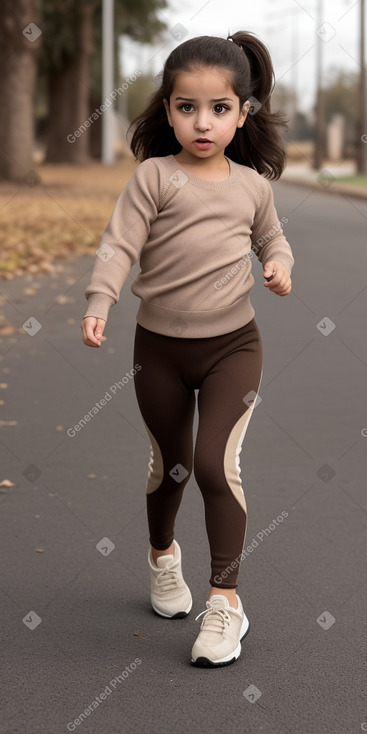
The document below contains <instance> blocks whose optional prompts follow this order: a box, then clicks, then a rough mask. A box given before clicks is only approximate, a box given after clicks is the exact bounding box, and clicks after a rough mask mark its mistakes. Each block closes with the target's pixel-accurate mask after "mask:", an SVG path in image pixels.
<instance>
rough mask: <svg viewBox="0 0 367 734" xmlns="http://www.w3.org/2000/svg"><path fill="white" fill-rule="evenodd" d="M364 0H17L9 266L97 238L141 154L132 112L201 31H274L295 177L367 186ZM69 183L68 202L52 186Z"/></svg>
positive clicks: (7, 12)
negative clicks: (134, 148) (133, 138)
mask: <svg viewBox="0 0 367 734" xmlns="http://www.w3.org/2000/svg"><path fill="white" fill-rule="evenodd" d="M364 5H365V2H364V0H357V2H356V1H355V0H304V2H298V0H277V1H276V2H275V0H259V1H258V2H257V3H252V4H251V6H250V7H249V6H248V5H247V3H244V2H242V0H230V2H229V3H226V4H223V2H221V0H203V1H202V0H199V2H198V1H197V0H183V1H182V0H180V2H178V0H11V1H10V0H4V2H3V7H2V13H1V17H0V40H1V43H0V60H1V70H2V74H1V80H0V95H1V99H2V104H1V108H0V140H1V143H0V205H1V212H2V225H3V227H2V234H1V235H0V245H1V256H0V277H3V278H7V279H9V278H12V277H13V276H14V275H15V274H17V273H22V272H24V270H26V269H28V268H29V267H31V270H32V268H33V271H34V272H37V271H38V270H42V269H43V270H47V269H50V268H51V267H52V257H53V256H55V255H58V254H60V255H62V254H63V253H64V254H65V253H68V252H70V251H73V250H78V251H79V249H80V248H83V247H87V248H88V247H90V245H91V244H95V238H96V237H98V233H101V232H102V231H103V229H104V226H105V224H106V222H107V220H108V219H109V216H110V214H111V210H112V206H113V201H114V199H115V198H116V194H117V193H118V192H119V190H120V189H121V187H122V185H123V184H124V183H125V182H126V180H128V179H129V178H130V176H131V174H132V172H133V170H134V167H135V165H136V163H135V162H134V161H133V158H132V154H131V152H130V150H129V146H128V140H127V130H128V126H129V123H130V122H131V120H132V119H133V118H134V117H135V116H136V115H137V114H138V113H139V112H140V111H141V110H142V108H143V107H144V106H145V104H146V101H147V98H148V96H149V94H150V93H151V92H152V91H153V90H154V88H155V85H156V84H157V83H159V77H158V75H159V73H160V71H161V70H162V67H163V63H164V61H165V59H166V58H167V56H168V54H169V53H170V51H171V50H172V49H173V48H174V47H175V46H176V45H177V44H178V43H181V42H182V41H183V40H185V39H189V38H191V37H194V36H197V35H204V34H205V35H206V34H207V35H217V36H221V37H227V35H228V34H230V33H234V32H235V31H237V30H240V29H243V30H249V31H251V32H254V33H256V34H257V35H258V36H259V37H260V38H261V39H262V40H263V41H264V42H265V43H266V44H267V46H268V48H269V50H270V53H271V56H272V59H273V64H274V71H275V86H274V92H273V101H272V105H273V110H276V109H282V110H284V111H285V112H286V114H287V117H288V121H289V128H288V131H287V133H285V139H284V143H285V147H286V150H287V161H288V165H287V169H286V171H285V173H284V177H285V178H287V177H288V179H289V178H291V177H292V176H293V177H296V178H297V179H299V180H305V181H306V180H307V181H309V180H315V179H316V177H317V176H319V180H320V174H321V178H322V180H323V181H324V182H325V180H326V181H327V182H328V181H330V178H332V180H333V181H334V180H335V179H340V180H341V181H342V182H345V181H347V182H349V183H350V184H354V185H358V186H363V187H364V186H366V184H367V144H366V141H367V135H366V132H367V120H366V117H367V110H366V106H367V105H366V73H365V68H364V47H365V33H364V29H365V15H364V13H365V7H364ZM122 162H123V165H121V163H122ZM325 171H326V174H325ZM323 172H324V174H323ZM55 186H56V189H55ZM14 187H15V188H14ZM19 187H21V189H22V190H20V188H19ZM45 187H46V188H45ZM60 187H61V188H60ZM46 191H47V194H46ZM56 191H57V192H58V194H59V195H62V197H63V205H64V212H63V213H62V212H60V211H59V210H57V207H55V206H54V204H55V199H54V200H53V201H52V198H50V197H52V196H53V193H55V192H56ZM82 191H83V192H84V194H85V195H86V196H87V200H85V199H84V198H82V196H81V194H82ZM15 193H16V201H14V200H13V197H14V196H15ZM30 195H31V201H32V206H31V207H29V196H30ZM45 195H46V199H45V198H44V197H45ZM9 197H10V198H9ZM76 198H77V199H78V201H76ZM45 204H47V206H45ZM57 205H58V207H59V208H60V206H62V204H60V199H59V198H58V199H57ZM40 211H42V215H43V216H42V218H40V216H39V213H40ZM34 216H35V217H36V220H37V224H35V223H34ZM20 219H21V220H22V221H20ZM41 219H42V221H41ZM61 222H63V225H64V226H62V227H60V224H61ZM76 223H77V225H78V226H77V227H75V224H76ZM33 225H34V226H33ZM79 225H81V226H79ZM83 227H84V228H85V229H84V231H83ZM60 230H61V231H60ZM31 231H32V234H31ZM55 231H57V232H58V236H57V238H56V239H55V237H54V234H55Z"/></svg>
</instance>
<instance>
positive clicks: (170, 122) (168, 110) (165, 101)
mask: <svg viewBox="0 0 367 734" xmlns="http://www.w3.org/2000/svg"><path fill="white" fill-rule="evenodd" d="M163 104H164V106H165V109H166V112H167V117H168V122H169V124H170V125H171V127H173V122H172V117H171V112H170V109H169V103H168V102H167V100H166V99H164V100H163Z"/></svg>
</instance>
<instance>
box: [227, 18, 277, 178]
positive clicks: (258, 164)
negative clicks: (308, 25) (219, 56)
mask: <svg viewBox="0 0 367 734" xmlns="http://www.w3.org/2000/svg"><path fill="white" fill-rule="evenodd" d="M230 40H232V41H233V43H234V44H236V45H237V46H239V47H240V48H241V49H242V51H243V53H244V56H245V59H246V66H247V67H248V73H247V75H246V76H247V77H250V79H251V83H250V91H251V94H250V95H249V96H248V97H247V98H248V99H249V100H250V102H251V103H252V106H251V107H250V110H249V113H248V115H247V117H246V121H245V124H244V126H243V127H242V128H239V129H238V131H237V133H236V135H235V136H234V138H233V140H232V141H231V142H230V144H229V145H228V146H227V149H226V150H227V152H228V157H229V158H232V160H235V161H237V162H242V163H243V164H244V165H247V166H250V167H251V168H255V169H256V170H257V171H258V172H259V173H262V174H264V176H265V177H266V178H270V179H275V180H276V179H278V178H280V176H281V174H282V172H283V170H284V167H285V164H286V155H285V150H284V146H283V140H282V136H281V133H280V128H287V127H288V126H287V121H286V120H285V118H284V114H283V113H282V112H271V106H270V101H271V94H272V91H273V89H274V86H275V82H274V70H273V64H272V60H271V57H270V54H269V51H268V49H267V48H266V46H265V45H264V43H262V41H260V40H259V39H258V38H256V36H255V35H254V34H252V33H247V32H246V31H238V32H237V33H234V34H233V35H232V36H230ZM238 82H240V80H238ZM240 86H241V87H242V86H243V82H242V83H241V84H240ZM246 86H248V84H246ZM235 92H236V94H238V91H237V90H236V88H235ZM238 96H239V97H240V101H241V103H242V102H243V101H245V100H242V99H241V97H242V94H238ZM245 96H246V95H245Z"/></svg>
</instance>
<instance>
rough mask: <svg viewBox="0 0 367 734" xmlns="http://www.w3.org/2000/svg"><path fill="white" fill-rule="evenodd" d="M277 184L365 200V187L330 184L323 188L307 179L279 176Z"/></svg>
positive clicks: (321, 185)
mask: <svg viewBox="0 0 367 734" xmlns="http://www.w3.org/2000/svg"><path fill="white" fill-rule="evenodd" d="M279 183H285V184H287V183H289V184H292V186H293V185H296V186H303V187H305V188H308V189H312V190H313V191H324V192H325V193H327V194H340V195H341V196H343V195H344V194H349V196H353V197H354V198H357V199H364V200H365V201H366V200H367V187H366V188H364V187H362V186H351V185H350V184H341V183H339V184H337V183H331V184H329V185H327V186H323V184H321V183H319V182H317V181H309V180H307V179H300V178H296V177H295V178H292V177H291V176H290V177H288V176H284V177H283V176H281V177H280V179H279Z"/></svg>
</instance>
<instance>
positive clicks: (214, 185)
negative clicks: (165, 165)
mask: <svg viewBox="0 0 367 734" xmlns="http://www.w3.org/2000/svg"><path fill="white" fill-rule="evenodd" d="M224 157H225V159H226V161H228V166H229V176H227V178H224V179H222V180H221V181H210V180H209V179H206V178H199V177H198V176H194V174H192V173H190V171H188V170H187V169H186V168H185V166H183V165H182V164H181V163H179V162H178V161H177V160H176V158H175V157H174V155H173V154H171V155H169V156H167V158H168V159H169V161H170V162H171V163H172V165H173V166H175V170H177V167H178V168H179V169H180V170H181V171H183V172H184V173H185V174H186V176H187V177H188V179H189V181H190V183H192V184H193V185H194V186H199V187H200V188H202V189H211V190H214V191H215V190H218V189H226V188H227V187H228V186H232V184H233V183H234V180H235V174H234V165H233V161H231V159H230V158H228V156H226V155H225V156H224Z"/></svg>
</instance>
